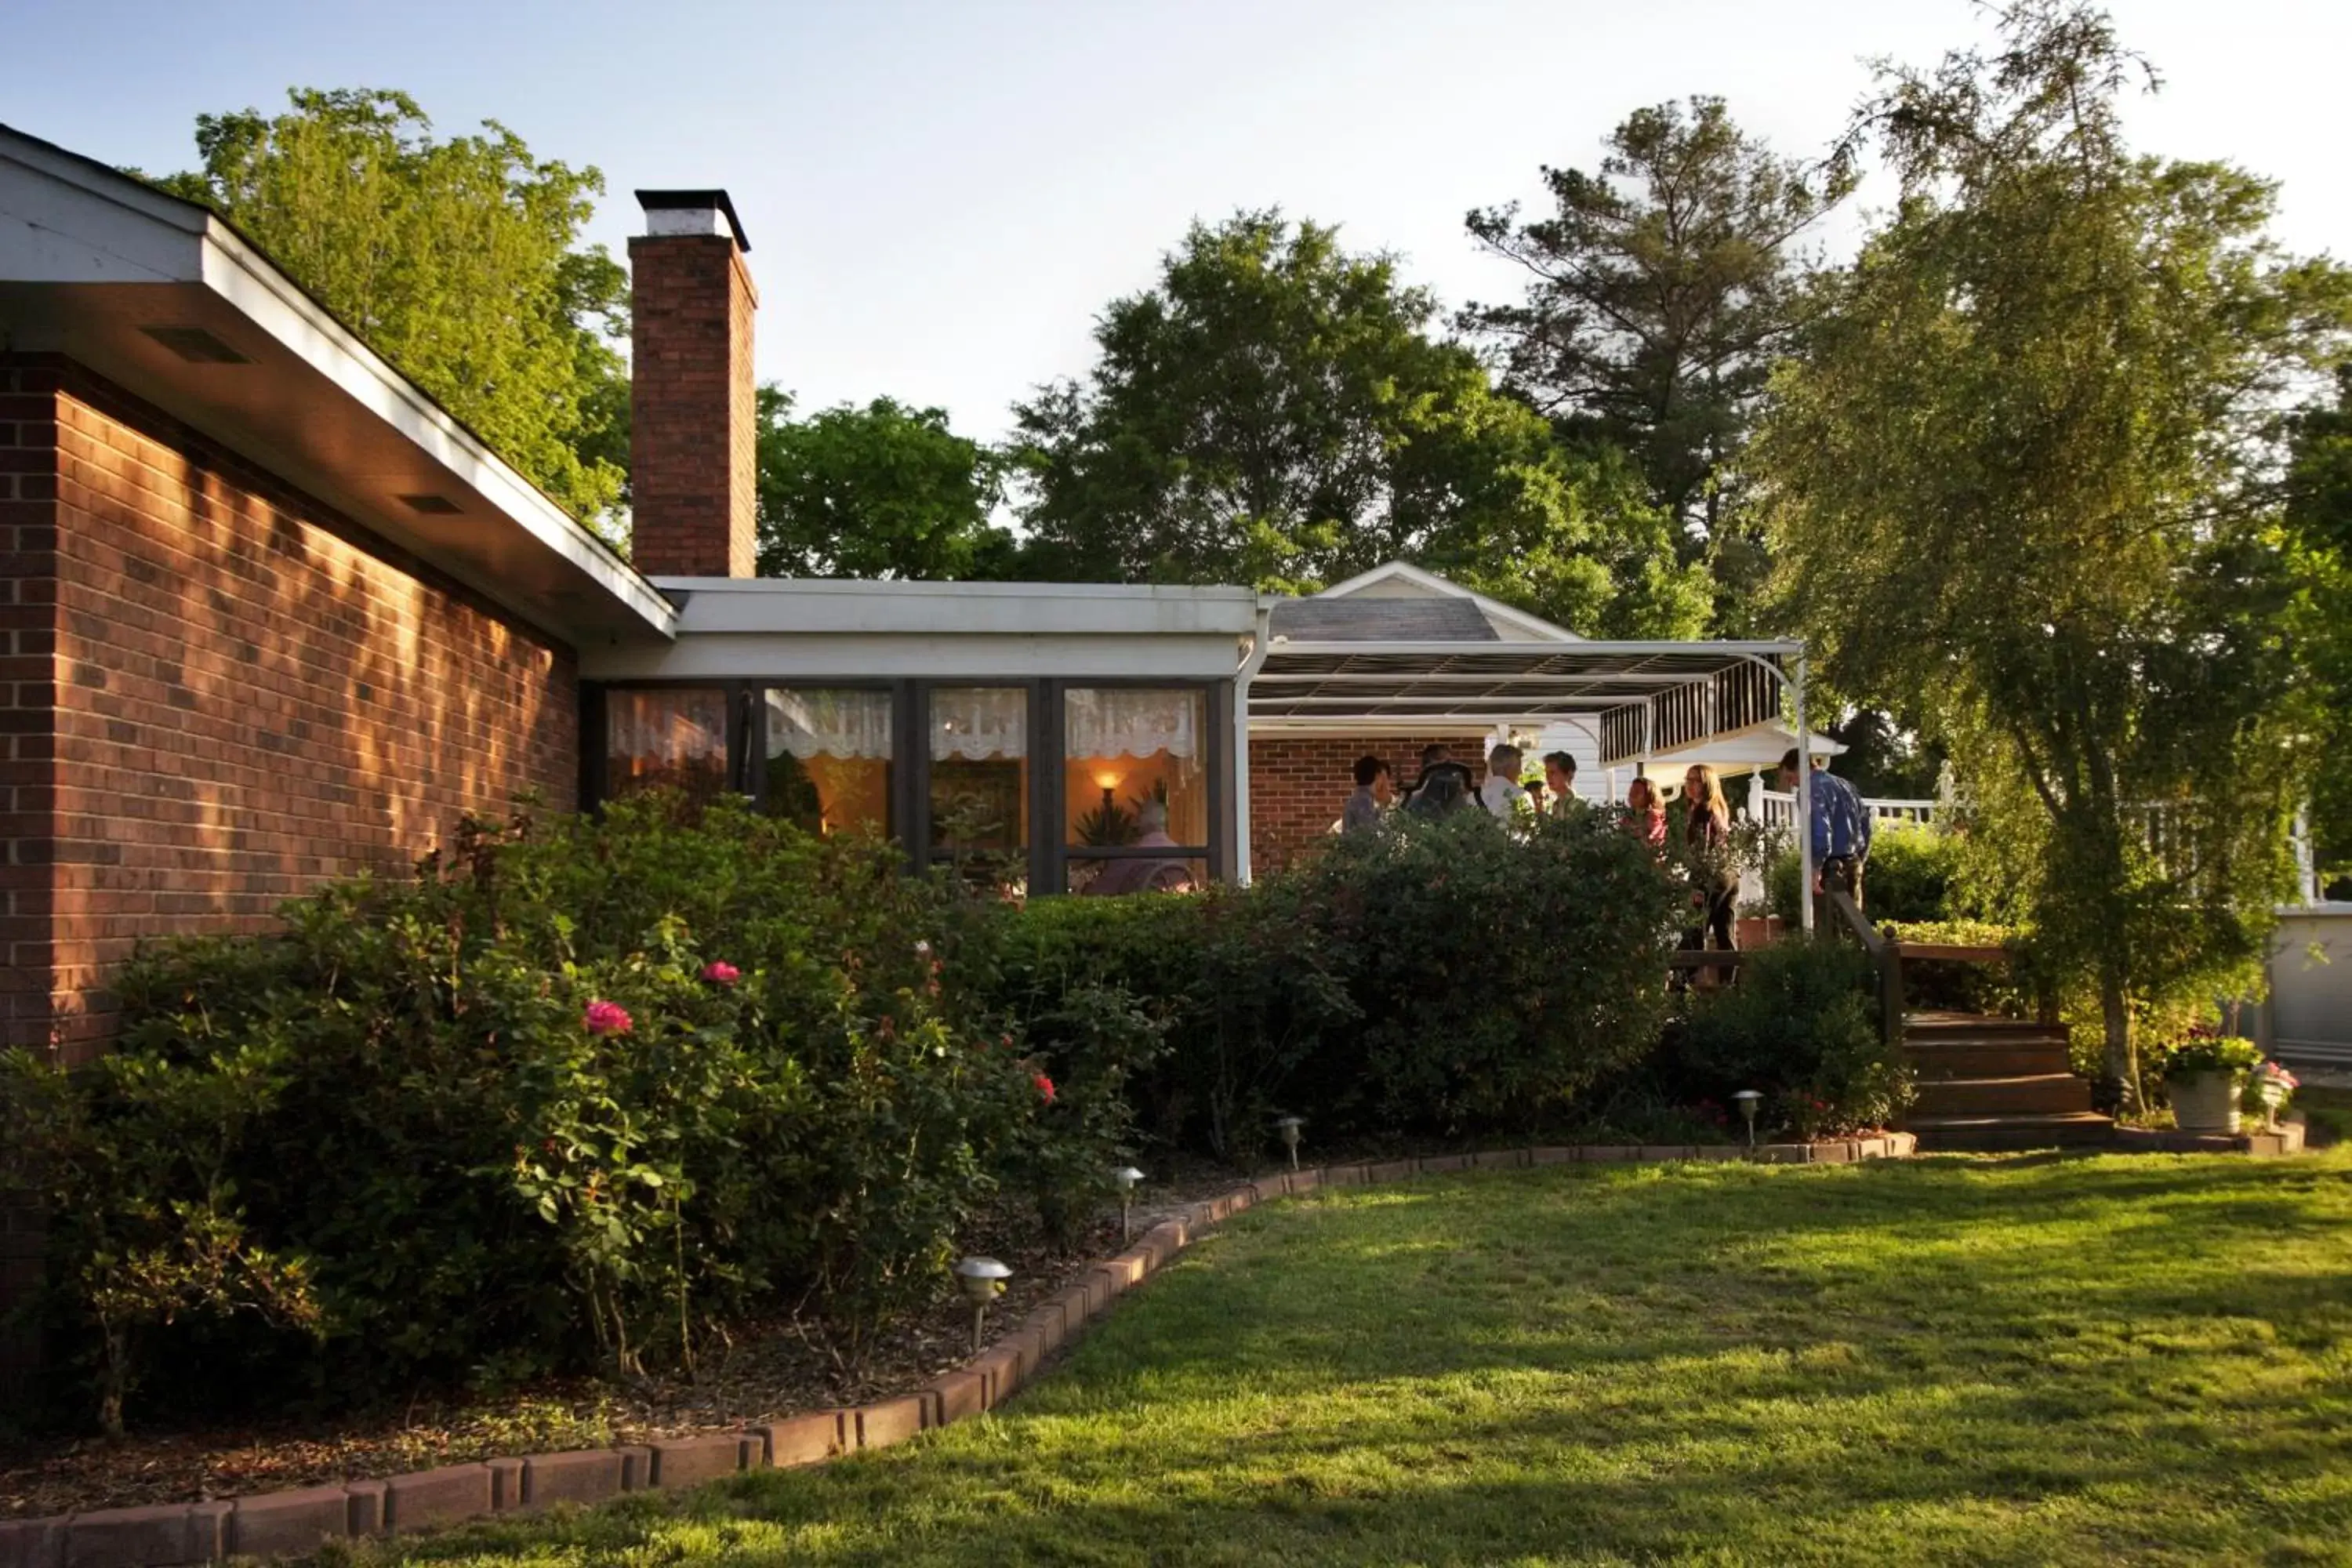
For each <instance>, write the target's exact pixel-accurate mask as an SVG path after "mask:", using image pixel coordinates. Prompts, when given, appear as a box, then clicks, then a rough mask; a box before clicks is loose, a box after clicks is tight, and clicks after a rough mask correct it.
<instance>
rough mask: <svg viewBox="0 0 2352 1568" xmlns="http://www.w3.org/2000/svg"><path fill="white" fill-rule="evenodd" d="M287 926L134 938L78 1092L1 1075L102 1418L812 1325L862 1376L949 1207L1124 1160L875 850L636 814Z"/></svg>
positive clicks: (944, 889) (360, 897)
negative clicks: (805, 1317)
mask: <svg viewBox="0 0 2352 1568" xmlns="http://www.w3.org/2000/svg"><path fill="white" fill-rule="evenodd" d="M284 912H285V920H284V929H283V931H282V932H281V933H280V934H278V935H275V936H271V937H266V938H254V937H226V938H222V937H215V938H204V939H197V940H193V941H184V942H170V943H165V944H162V945H160V946H157V947H155V948H153V949H152V950H150V951H148V952H143V953H142V955H141V956H140V957H139V958H138V959H137V960H136V961H135V962H134V963H131V965H130V966H129V968H128V971H127V972H126V973H125V974H124V976H123V978H122V984H121V990H122V996H123V1001H124V1008H125V1018H126V1027H125V1029H124V1032H123V1035H122V1037H121V1042H120V1048H119V1049H118V1050H117V1051H116V1052H114V1053H113V1054H111V1055H110V1056H108V1057H107V1058H103V1059H102V1060H101V1061H100V1063H98V1064H97V1066H96V1067H95V1068H92V1069H90V1070H89V1071H88V1072H87V1073H85V1074H82V1075H79V1076H78V1077H76V1078H73V1079H68V1078H65V1077H63V1076H62V1075H58V1074H57V1073H54V1072H52V1071H49V1070H47V1069H46V1068H42V1067H40V1066H39V1065H38V1064H37V1063H36V1062H34V1061H33V1060H32V1059H31V1058H29V1057H26V1056H24V1055H21V1054H20V1055H17V1056H16V1057H13V1058H10V1059H9V1065H8V1068H7V1070H6V1072H5V1076H0V1083H5V1100H0V1109H5V1113H6V1115H7V1124H6V1126H5V1129H0V1131H5V1133H6V1136H5V1140H0V1142H5V1145H6V1147H5V1151H0V1157H5V1158H7V1159H8V1161H9V1163H10V1166H11V1169H12V1171H13V1173H14V1176H15V1179H16V1182H17V1183H18V1184H30V1185H33V1186H34V1187H35V1188H36V1190H37V1193H38V1194H40V1196H41V1198H42V1200H43V1201H44V1202H45V1204H46V1206H47V1209H48V1210H49V1220H50V1229H49V1237H50V1242H51V1247H52V1254H53V1256H52V1258H51V1261H50V1267H49V1269H48V1277H49V1279H50V1281H51V1283H52V1285H53V1287H54V1289H53V1292H52V1297H51V1300H50V1302H49V1306H48V1310H49V1312H50V1322H49V1325H48V1326H49V1328H50V1331H51V1332H52V1335H53V1342H55V1343H57V1344H59V1345H61V1346H64V1347H68V1348H69V1349H76V1350H79V1352H82V1360H83V1361H84V1363H86V1364H88V1365H89V1366H90V1367H91V1368H92V1369H93V1370H94V1371H95V1372H96V1373H97V1375H98V1379H99V1382H100V1384H101V1386H102V1387H103V1388H104V1389H105V1390H107V1391H108V1394H109V1398H110V1402H111V1403H110V1409H112V1410H117V1411H119V1408H120V1405H121V1401H122V1399H123V1398H124V1396H125V1395H127V1394H133V1393H135V1392H136V1390H135V1388H134V1384H135V1383H136V1382H137V1379H138V1377H139V1376H140V1375H141V1373H140V1369H142V1368H144V1369H147V1375H148V1377H149V1380H150V1381H149V1388H148V1394H149V1400H148V1403H149V1405H151V1407H153V1406H163V1405H172V1404H174V1403H177V1404H181V1405H205V1406H211V1407H215V1408H217V1407H221V1406H224V1405H230V1404H234V1403H236V1402H238V1401H240V1400H257V1399H262V1398H273V1399H284V1398H288V1397H306V1398H315V1399H318V1400H321V1401H330V1402H334V1403H349V1402H352V1401H356V1400H362V1399H366V1398H369V1397H372V1396H374V1395H377V1394H382V1393H383V1392H384V1391H386V1390H391V1389H397V1388H404V1387H409V1386H413V1385H415V1384H417V1383H418V1382H420V1381H435V1380H439V1381H459V1380H470V1381H476V1382H479V1381H483V1380H497V1379H501V1378H509V1377H515V1376H521V1375H528V1374H532V1373H540V1372H543V1371H547V1370H551V1369H561V1368H565V1367H580V1366H589V1365H593V1364H597V1363H602V1364H604V1365H605V1366H607V1367H611V1368H614V1369H619V1370H622V1371H629V1370H633V1369H635V1368H638V1367H642V1366H645V1365H647V1364H649V1363H654V1362H661V1363H668V1364H677V1363H681V1362H686V1361H690V1359H691V1358H692V1356H693V1355H694V1353H695V1351H696V1348H697V1347H698V1344H700V1343H701V1342H703V1341H704V1340H705V1338H706V1337H707V1336H708V1335H709V1334H710V1333H711V1332H713V1331H717V1330H719V1329H720V1328H722V1327H723V1326H724V1325H727V1324H729V1323H730V1322H735V1321H742V1320H744V1319H748V1318H751V1317H755V1316H759V1315H762V1314H774V1313H778V1312H781V1311H786V1310H794V1309H803V1308H804V1309H807V1310H809V1311H811V1312H812V1313H814V1314H817V1315H819V1316H820V1317H821V1319H822V1321H824V1323H826V1324H829V1325H830V1326H831V1329H832V1331H833V1332H834V1333H835V1336H836V1339H835V1342H836V1345H837V1348H839V1349H840V1351H841V1352H842V1353H843V1354H844V1355H845V1356H848V1357H852V1358H854V1357H856V1355H858V1354H859V1353H861V1352H862V1350H863V1349H864V1347H865V1345H866V1343H867V1342H868V1339H869V1337H870V1335H871V1332H872V1331H873V1328H874V1326H875V1325H876V1324H877V1323H878V1322H879V1321H881V1320H882V1319H883V1318H884V1317H885V1316H886V1315H887V1314H888V1313H890V1312H892V1311H894V1310H898V1309H900V1308H903V1307H904V1306H906V1305H908V1303H910V1302H916V1301H921V1300H929V1299H930V1298H931V1297H932V1296H933V1295H935V1294H937V1293H939V1292H940V1291H942V1290H943V1289H945V1285H946V1273H945V1268H946V1265H947V1263H948V1261H949V1260H950V1258H951V1256H952V1251H953V1242H954V1238H955V1237H956V1235H957V1233H958V1231H959V1229H960V1228H961V1227H962V1226H965V1224H966V1223H967V1221H968V1220H969V1218H970V1216H971V1214H972V1213H973V1211H974V1209H975V1208H976V1207H977V1206H978V1205H981V1204H982V1203H985V1202H987V1201H989V1200H990V1199H991V1198H992V1195H993V1194H996V1193H997V1192H999V1191H1000V1190H1002V1189H1003V1187H1004V1186H1006V1185H1007V1184H1013V1185H1016V1186H1018V1185H1025V1184H1032V1183H1034V1182H1038V1181H1042V1180H1044V1179H1045V1178H1046V1177H1048V1176H1050V1175H1051V1174H1052V1173H1053V1171H1054V1169H1055V1168H1056V1167H1057V1166H1085V1167H1091V1168H1097V1169H1104V1170H1108V1169H1110V1168H1113V1167H1114V1166H1115V1165H1116V1164H1117V1163H1118V1160H1117V1158H1116V1157H1115V1156H1116V1155H1117V1154H1118V1152H1119V1150H1120V1149H1121V1148H1122V1147H1123V1146H1124V1145H1125V1143H1126V1142H1127V1140H1128V1129H1127V1124H1126V1121H1125V1116H1124V1101H1123V1100H1120V1099H1119V1098H1118V1096H1117V1094H1116V1093H1115V1092H1114V1093H1111V1094H1109V1095H1108V1096H1105V1095H1094V1094H1089V1093H1087V1092H1086V1090H1085V1089H1084V1087H1083V1085H1084V1079H1083V1076H1081V1077H1080V1078H1079V1079H1077V1080H1076V1081H1077V1087H1076V1089H1075V1091H1074V1086H1073V1082H1072V1080H1071V1079H1069V1078H1066V1077H1064V1074H1065V1071H1066V1069H1064V1068H1061V1067H1060V1065H1059V1064H1056V1063H1050V1062H1047V1061H1045V1060H1043V1059H1041V1058H1034V1057H1033V1056H1032V1054H1031V1053H1030V1051H1029V1049H1028V1047H1026V1046H1025V1044H1024V1043H1023V1041H1022V1039H1021V1038H1020V1036H1019V1033H1018V1032H1019V1031H1020V1030H1021V1028H1022V1027H1023V1026H1022V1024H1021V1023H1020V1022H1019V1021H1017V1020H1007V1019H1004V1018H1003V1017H1001V1016H999V1015H998V1014H997V1013H996V1012H995V1011H993V1010H992V1009H991V1007H990V1006H989V1005H987V1004H986V1002H985V1001H984V1000H983V999H982V998H981V997H980V996H979V994H978V992H977V989H976V988H973V987H969V986H965V985H962V984H958V982H959V978H960V977H959V966H960V965H962V964H964V963H980V962H982V961H984V959H985V955H986V954H987V953H989V952H992V941H993V939H992V938H990V937H988V936H987V934H986V933H987V932H989V931H990V930H991V929H992V925H993V924H994V922H996V921H998V920H999V919H1000V918H1001V917H1000V915H999V913H998V911H995V910H992V909H990V908H988V907H985V906H982V905H979V904H976V903H974V902H973V901H971V900H968V899H966V898H964V897H963V896H961V894H960V893H959V892H958V891H957V890H956V889H954V888H953V887H952V886H950V885H949V884H948V883H946V882H945V881H942V880H938V879H925V878H917V877H910V876H908V875H907V874H906V873H905V869H904V860H903V858H902V857H901V856H900V855H899V854H898V851H897V850H896V849H895V848H893V847H890V846H889V845H887V844H885V843H882V842H880V841H878V840H871V839H861V838H817V837H811V836H808V835H806V834H803V833H802V832H800V831H798V830H797V829H795V828H793V827H792V826H789V825H787V824H782V823H778V822H773V821H769V820H765V819H762V818H761V817H759V816H755V815H754V814H752V813H751V811H749V810H748V809H747V808H744V807H741V806H740V805H718V806H714V807H711V808H709V810H708V811H706V812H703V813H700V814H694V813H689V812H688V811H686V810H685V809H684V808H683V807H682V806H681V805H679V804H678V803H677V802H676V801H672V800H667V799H662V798H658V797H656V798H647V799H639V800H633V801H629V802H625V803H622V804H617V805H613V806H611V807H610V808H608V809H607V810H606V811H605V812H604V813H603V814H602V815H601V816H561V817H548V818H540V817H531V816H525V817H520V818H518V819H516V820H515V821H513V822H511V823H509V824H505V825H501V826H496V827H492V826H486V825H481V824H475V825H471V826H469V827H468V829H467V833H466V834H465V836H464V837H463V840H462V842H461V843H460V845H459V847H458V851H457V854H456V855H455V856H453V857H450V858H446V859H435V860H431V861H428V862H427V863H426V864H425V866H424V867H423V868H421V870H420V872H419V874H418V875H417V876H415V877H414V878H413V879H397V880H382V881H378V880H364V879H363V880H357V881H352V882H346V883H341V884H338V885H336V886H333V887H331V888H328V889H324V890H322V891H320V893H318V894H316V895H314V896H312V897H310V898H306V899H303V900H298V901H296V902H295V903H293V904H290V905H289V906H288V907H287V909H286V910H285V911H284ZM1049 1074H1051V1075H1053V1076H1055V1077H1063V1078H1064V1081H1063V1083H1062V1085H1061V1086H1060V1087H1059V1089H1055V1088H1054V1087H1050V1086H1049V1085H1050V1079H1049V1078H1048V1076H1047V1075H1049ZM1115 1087H1116V1086H1115V1085H1114V1086H1113V1088H1114V1089H1115ZM164 1265H169V1272H170V1278H169V1279H168V1280H167V1279H165V1273H164V1272H163V1266H164ZM54 1359H59V1360H61V1361H68V1362H69V1361H70V1360H71V1359H73V1358H71V1357H66V1358H54ZM163 1367H169V1368H170V1369H171V1372H170V1375H169V1377H168V1378H167V1377H165V1376H164V1375H163V1373H161V1372H160V1371H157V1370H156V1369H160V1368H163Z"/></svg>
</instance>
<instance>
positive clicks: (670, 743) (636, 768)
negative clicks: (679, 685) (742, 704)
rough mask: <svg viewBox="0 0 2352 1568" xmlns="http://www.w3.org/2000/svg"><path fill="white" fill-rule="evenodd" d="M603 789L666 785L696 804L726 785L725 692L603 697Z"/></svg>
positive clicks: (619, 791)
mask: <svg viewBox="0 0 2352 1568" xmlns="http://www.w3.org/2000/svg"><path fill="white" fill-rule="evenodd" d="M604 787H605V793H607V794H608V795H612V796H614V798H615V799H617V798H619V797H620V796H622V795H629V794H632V793H634V792H635V791H637V790H643V789H655V788H660V787H667V788H671V789H676V790H681V791H683V792H684V793H685V794H686V795H688V796H689V797H691V798H692V799H695V800H698V801H707V800H710V799H712V798H714V797H715V796H717V795H719V793H720V792H721V791H723V790H724V789H726V787H727V694H726V693H725V692H724V691H721V690H719V689H716V688H697V689H688V690H679V691H626V690H623V691H608V692H606V693H605V694H604Z"/></svg>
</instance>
